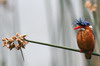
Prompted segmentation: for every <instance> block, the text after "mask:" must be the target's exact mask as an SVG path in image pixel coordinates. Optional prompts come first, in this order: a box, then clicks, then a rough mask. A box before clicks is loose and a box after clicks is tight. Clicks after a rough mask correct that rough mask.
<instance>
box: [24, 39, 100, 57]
mask: <svg viewBox="0 0 100 66" xmlns="http://www.w3.org/2000/svg"><path fill="white" fill-rule="evenodd" d="M25 40H26V41H27V42H30V43H36V44H40V45H45V46H50V47H55V48H60V49H65V50H70V51H75V52H80V50H77V49H73V48H68V47H64V46H58V45H55V44H49V43H42V42H37V41H32V40H28V39H25ZM82 53H87V51H82ZM91 54H92V55H95V56H100V54H98V53H94V52H91Z"/></svg>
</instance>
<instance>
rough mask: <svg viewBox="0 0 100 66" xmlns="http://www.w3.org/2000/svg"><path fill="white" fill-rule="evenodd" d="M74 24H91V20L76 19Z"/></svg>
mask: <svg viewBox="0 0 100 66" xmlns="http://www.w3.org/2000/svg"><path fill="white" fill-rule="evenodd" d="M73 24H75V25H79V26H90V25H91V24H90V22H88V21H85V20H83V19H82V18H79V19H78V20H77V19H76V20H75V21H74V22H73Z"/></svg>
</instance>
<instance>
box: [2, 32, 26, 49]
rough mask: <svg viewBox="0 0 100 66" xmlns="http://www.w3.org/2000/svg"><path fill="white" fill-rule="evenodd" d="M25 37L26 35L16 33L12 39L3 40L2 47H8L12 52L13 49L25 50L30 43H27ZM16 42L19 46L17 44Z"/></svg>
mask: <svg viewBox="0 0 100 66" xmlns="http://www.w3.org/2000/svg"><path fill="white" fill-rule="evenodd" d="M25 37H26V35H20V34H19V33H16V35H15V36H13V37H11V38H2V41H3V44H2V46H3V47H7V48H9V49H10V50H12V49H13V48H16V49H17V50H19V49H21V48H25V45H26V44H28V42H27V41H25ZM16 41H17V44H16V43H15V42H16Z"/></svg>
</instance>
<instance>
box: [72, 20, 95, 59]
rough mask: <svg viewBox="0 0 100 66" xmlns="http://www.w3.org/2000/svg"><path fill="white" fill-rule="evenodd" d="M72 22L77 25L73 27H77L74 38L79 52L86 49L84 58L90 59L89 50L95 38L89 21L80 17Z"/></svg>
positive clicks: (90, 50)
mask: <svg viewBox="0 0 100 66" xmlns="http://www.w3.org/2000/svg"><path fill="white" fill-rule="evenodd" d="M73 24H75V25H78V26H76V27H74V28H73V29H74V30H76V29H79V30H78V32H77V36H76V38H77V44H78V47H79V48H80V52H82V51H86V52H87V53H85V57H86V59H91V52H93V50H94V44H95V39H94V34H93V31H92V26H91V24H90V22H88V21H85V20H83V19H81V18H80V19H79V20H76V21H74V22H73Z"/></svg>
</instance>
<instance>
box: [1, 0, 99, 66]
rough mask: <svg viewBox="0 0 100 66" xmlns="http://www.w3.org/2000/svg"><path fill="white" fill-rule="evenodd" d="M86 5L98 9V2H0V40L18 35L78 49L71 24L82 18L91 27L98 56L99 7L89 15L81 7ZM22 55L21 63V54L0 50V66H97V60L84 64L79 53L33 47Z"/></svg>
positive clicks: (63, 0) (30, 46) (28, 48)
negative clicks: (91, 5)
mask: <svg viewBox="0 0 100 66" xmlns="http://www.w3.org/2000/svg"><path fill="white" fill-rule="evenodd" d="M87 1H90V2H91V3H92V4H93V5H96V6H100V4H99V3H100V0H0V40H1V39H2V37H11V36H13V35H15V34H16V33H17V32H18V33H20V34H27V35H28V36H27V39H30V40H35V41H40V42H45V43H53V44H56V45H62V46H66V47H71V48H75V49H78V47H77V43H76V32H75V31H74V30H73V25H72V22H73V21H74V20H75V19H78V18H84V19H86V20H88V21H90V22H91V23H92V25H93V31H94V34H95V37H96V46H95V48H96V49H95V52H97V53H99V49H100V41H99V38H100V36H99V33H100V24H99V23H100V14H99V13H100V7H97V8H96V11H91V10H90V9H88V8H86V7H85V5H84V4H85V3H86V2H87ZM0 44H2V42H1V41H0ZM23 54H24V57H25V61H24V62H23V60H22V56H21V53H20V51H17V50H16V49H13V50H11V51H10V50H9V49H7V48H3V47H2V46H0V66H100V58H99V57H96V56H93V58H92V59H91V60H86V59H85V58H84V56H83V54H82V53H78V52H73V51H67V50H66V51H65V50H62V49H57V48H52V47H48V46H43V45H37V44H34V43H29V44H28V45H27V46H26V48H25V49H23Z"/></svg>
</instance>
